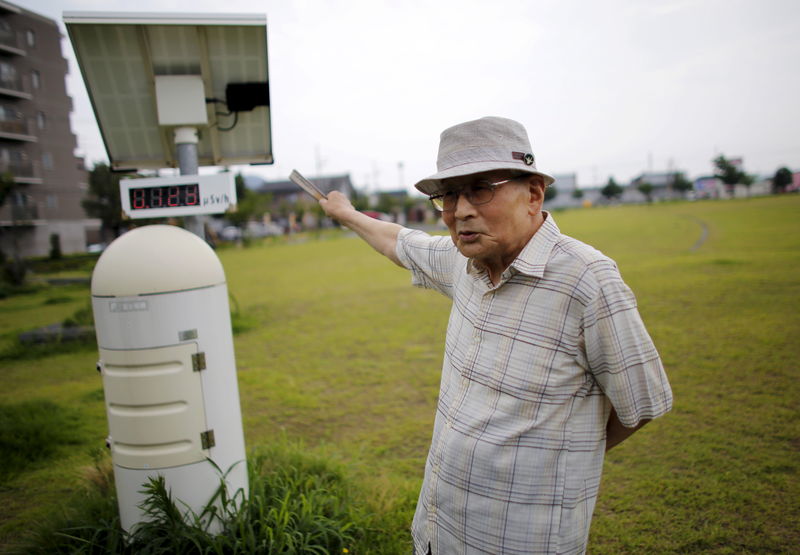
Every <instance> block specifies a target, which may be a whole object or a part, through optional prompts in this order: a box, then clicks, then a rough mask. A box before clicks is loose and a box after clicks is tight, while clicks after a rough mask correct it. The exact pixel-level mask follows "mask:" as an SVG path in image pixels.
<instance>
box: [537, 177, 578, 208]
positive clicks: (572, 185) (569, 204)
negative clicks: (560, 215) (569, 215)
mask: <svg viewBox="0 0 800 555" xmlns="http://www.w3.org/2000/svg"><path fill="white" fill-rule="evenodd" d="M553 177H554V178H555V180H556V181H555V183H553V185H552V187H553V188H554V189H555V191H556V196H554V197H553V198H551V199H550V200H548V201H545V203H544V207H545V209H547V210H554V209H557V208H578V207H580V206H582V205H583V198H582V197H578V196H576V194H575V191H577V190H578V175H577V174H574V173H563V174H553Z"/></svg>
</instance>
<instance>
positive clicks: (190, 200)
mask: <svg viewBox="0 0 800 555" xmlns="http://www.w3.org/2000/svg"><path fill="white" fill-rule="evenodd" d="M197 204H200V195H198V194H197V185H187V186H186V206H195V205H197Z"/></svg>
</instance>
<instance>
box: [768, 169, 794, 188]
mask: <svg viewBox="0 0 800 555" xmlns="http://www.w3.org/2000/svg"><path fill="white" fill-rule="evenodd" d="M792 181H793V175H792V171H791V170H790V169H789V168H786V167H783V168H780V169H778V171H776V172H775V176H774V177H773V178H772V192H773V193H785V192H786V187H788V186H789V185H791V184H792Z"/></svg>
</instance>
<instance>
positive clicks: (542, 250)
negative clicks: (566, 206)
mask: <svg viewBox="0 0 800 555" xmlns="http://www.w3.org/2000/svg"><path fill="white" fill-rule="evenodd" d="M542 215H543V216H544V223H542V225H541V227H540V228H539V229H537V230H536V233H534V234H533V237H531V239H530V241H528V243H527V244H526V245H525V246H524V247H523V248H522V251H520V253H519V255H517V258H515V259H514V261H513V262H512V263H511V265H510V266H509V268H508V270H506V272H509V271H511V272H515V273H520V274H525V275H528V276H532V277H542V276H544V269H545V266H547V261H548V260H549V259H550V253H551V252H552V250H553V246H554V245H555V244H556V241H557V240H558V237H559V236H560V235H561V230H560V229H558V226H557V225H556V221H555V219H554V218H553V215H552V214H551V213H549V212H547V211H545V210H542ZM467 273H468V274H470V275H477V274H484V273H485V271H484V270H483V269H482V268H480V267H479V266H476V265H475V263H474V261H473V260H472V259H469V260H468V261H467Z"/></svg>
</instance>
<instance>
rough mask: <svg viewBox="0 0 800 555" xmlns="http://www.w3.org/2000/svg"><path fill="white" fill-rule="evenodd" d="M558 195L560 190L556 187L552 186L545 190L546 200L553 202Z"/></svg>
mask: <svg viewBox="0 0 800 555" xmlns="http://www.w3.org/2000/svg"><path fill="white" fill-rule="evenodd" d="M556 195H558V189H556V186H555V185H550V186H549V187H547V188H546V189H545V190H544V200H545V201H548V200H553V199H554V198H556Z"/></svg>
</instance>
